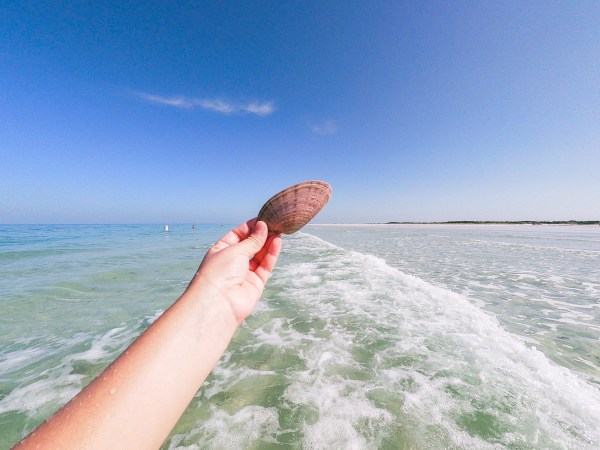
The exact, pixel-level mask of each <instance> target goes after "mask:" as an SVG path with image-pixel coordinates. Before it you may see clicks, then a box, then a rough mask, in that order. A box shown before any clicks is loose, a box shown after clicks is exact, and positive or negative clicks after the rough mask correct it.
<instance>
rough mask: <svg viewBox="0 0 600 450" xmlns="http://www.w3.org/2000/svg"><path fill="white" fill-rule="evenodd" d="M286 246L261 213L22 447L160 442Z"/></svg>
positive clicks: (219, 247)
mask: <svg viewBox="0 0 600 450" xmlns="http://www.w3.org/2000/svg"><path fill="white" fill-rule="evenodd" d="M281 245H282V240H281V236H280V235H270V236H268V235H267V225H266V224H265V223H264V222H257V221H256V219H252V220H249V221H247V222H245V223H243V224H241V225H239V226H238V227H236V228H234V229H233V230H231V231H229V232H228V233H227V234H225V235H224V236H223V237H222V238H221V239H219V241H218V242H217V243H216V244H215V245H213V246H212V247H211V248H210V249H209V250H208V252H207V253H206V256H205V257H204V259H203V261H202V263H201V264H200V267H199V268H198V271H197V272H196V275H195V276H194V278H193V279H192V281H191V282H190V284H189V286H188V287H187V289H186V290H185V292H184V293H183V294H182V295H181V297H179V299H178V300H177V301H176V302H175V303H174V304H173V305H172V306H171V307H170V308H169V309H167V310H166V311H165V312H164V313H163V314H162V316H160V317H159V318H158V319H157V320H156V321H155V322H154V323H153V324H152V325H151V326H150V327H149V328H148V329H147V330H146V331H145V332H144V333H142V335H140V336H139V337H138V338H137V340H136V341H135V342H134V343H133V344H131V346H130V347H129V348H128V349H127V350H126V351H125V352H123V353H122V354H121V355H120V356H119V357H118V358H117V359H116V360H115V361H114V362H113V363H112V364H111V365H110V366H108V367H107V368H106V369H105V370H104V371H103V372H102V373H101V374H100V375H99V376H98V377H97V378H96V379H95V380H94V381H93V382H92V383H90V385H88V386H87V387H86V388H85V389H84V390H83V391H81V392H80V393H79V394H78V395H77V396H76V397H74V398H73V399H72V400H71V401H70V402H69V403H67V404H66V405H65V406H64V407H63V408H62V409H60V410H59V411H58V412H57V413H55V414H54V415H53V416H51V417H50V419H48V420H47V421H46V422H44V423H43V424H42V425H40V426H39V427H38V428H37V429H36V430H35V431H33V432H32V433H31V434H30V435H29V436H27V437H26V438H25V439H23V441H21V442H20V443H19V444H18V445H17V446H16V447H15V448H18V449H30V448H31V449H34V448H41V449H53V448H63V449H72V448H73V449H75V448H78V449H79V448H85V449H117V448H127V449H150V448H158V447H160V445H161V444H162V443H163V441H164V440H165V439H166V438H167V436H168V435H169V432H170V431H171V430H172V428H173V427H174V426H175V423H176V422H177V420H178V419H179V417H180V416H181V414H182V413H183V412H184V410H185V408H186V407H187V405H188V403H189V402H190V401H191V400H192V398H193V397H194V395H195V394H196V392H197V391H198V389H199V388H200V386H201V384H202V383H203V382H204V380H205V379H206V377H207V376H208V374H209V373H210V371H211V370H212V369H213V367H214V366H215V365H216V364H217V362H218V361H219V359H220V357H221V355H222V354H223V352H224V351H225V349H226V348H227V345H228V344H229V341H230V340H231V338H232V337H233V334H234V333H235V330H236V329H237V327H238V326H239V325H240V324H241V323H242V322H243V321H244V320H245V319H246V317H247V316H248V315H249V314H250V312H251V311H252V309H253V308H254V306H255V305H256V302H257V301H258V299H259V298H260V296H261V295H262V292H263V289H264V287H265V284H266V282H267V280H268V279H269V276H270V275H271V272H272V270H273V267H274V266H275V262H276V261H277V258H278V256H279V252H280V250H281Z"/></svg>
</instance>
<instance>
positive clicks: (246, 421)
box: [168, 406, 278, 450]
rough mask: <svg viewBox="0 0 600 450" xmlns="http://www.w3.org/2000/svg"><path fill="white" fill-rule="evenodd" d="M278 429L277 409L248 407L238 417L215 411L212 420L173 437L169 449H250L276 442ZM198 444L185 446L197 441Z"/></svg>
mask: <svg viewBox="0 0 600 450" xmlns="http://www.w3.org/2000/svg"><path fill="white" fill-rule="evenodd" d="M277 428H278V420H277V409H275V408H263V407H260V406H246V407H244V408H242V409H240V410H239V411H237V412H236V413H235V414H228V413H226V412H225V411H223V410H220V409H216V408H214V409H213V410H212V411H211V417H210V418H209V419H207V420H205V421H203V422H201V423H200V424H199V425H198V426H197V427H196V428H195V429H194V430H192V431H191V432H190V433H185V434H179V435H175V436H173V437H172V439H171V442H170V444H169V447H168V448H169V449H178V450H184V449H185V450H195V449H200V448H209V449H217V450H227V449H240V448H249V447H252V446H253V443H254V442H255V441H257V440H259V439H261V440H263V441H267V442H275V441H274V440H273V439H272V438H271V437H270V436H272V435H273V434H275V432H276V430H277ZM194 438H197V440H198V442H197V443H192V444H182V442H183V441H184V440H185V441H190V440H194Z"/></svg>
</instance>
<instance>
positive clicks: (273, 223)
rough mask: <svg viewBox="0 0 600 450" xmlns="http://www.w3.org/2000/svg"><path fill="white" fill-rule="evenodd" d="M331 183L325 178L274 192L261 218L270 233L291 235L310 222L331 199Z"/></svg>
mask: <svg viewBox="0 0 600 450" xmlns="http://www.w3.org/2000/svg"><path fill="white" fill-rule="evenodd" d="M332 191H333V190H332V188H331V186H330V185H329V184H328V183H326V182H324V181H317V180H313V181H304V182H302V183H298V184H295V185H293V186H290V187H288V188H286V189H284V190H283V191H281V192H279V193H277V194H275V195H274V196H273V197H271V198H270V199H269V200H267V202H266V203H265V204H264V205H263V207H262V208H261V210H260V212H259V213H258V220H262V221H264V222H265V223H266V224H267V226H268V227H269V233H270V234H279V233H284V234H292V233H295V232H296V231H298V230H299V229H300V228H302V227H303V226H304V225H306V224H307V223H308V222H310V221H311V220H312V219H313V217H315V216H316V215H317V214H318V213H319V211H320V210H321V209H322V208H323V206H325V204H326V203H327V202H328V201H329V198H330V197H331V194H332Z"/></svg>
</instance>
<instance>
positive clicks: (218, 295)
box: [180, 274, 239, 337]
mask: <svg viewBox="0 0 600 450" xmlns="http://www.w3.org/2000/svg"><path fill="white" fill-rule="evenodd" d="M180 300H181V301H184V302H189V303H190V304H191V305H192V308H193V313H192V314H194V315H195V317H196V318H197V320H198V321H199V325H200V326H201V327H206V326H207V325H213V324H219V325H220V327H219V328H218V329H219V331H223V332H226V333H228V334H229V333H230V334H231V335H233V333H234V332H235V330H236V329H237V327H238V326H239V321H238V319H237V317H236V315H235V312H234V310H233V308H232V306H231V302H230V301H229V298H228V297H227V295H226V294H225V293H224V292H223V290H222V289H221V288H219V286H217V285H216V284H214V283H212V282H211V281H210V280H208V279H206V278H205V277H202V276H201V275H200V274H197V275H196V277H194V279H193V280H192V282H191V283H190V285H189V287H188V288H187V289H186V291H185V292H184V294H183V295H182V296H181V299H180ZM230 337H231V336H230Z"/></svg>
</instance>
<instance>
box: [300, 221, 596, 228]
mask: <svg viewBox="0 0 600 450" xmlns="http://www.w3.org/2000/svg"><path fill="white" fill-rule="evenodd" d="M439 225H445V226H465V227H468V226H492V227H493V226H519V227H531V226H558V227H586V228H588V227H598V226H599V225H600V222H598V221H590V222H587V221H585V222H584V221H581V222H368V223H310V224H308V226H315V227H319V226H322V227H385V226H439Z"/></svg>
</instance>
